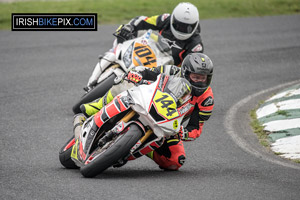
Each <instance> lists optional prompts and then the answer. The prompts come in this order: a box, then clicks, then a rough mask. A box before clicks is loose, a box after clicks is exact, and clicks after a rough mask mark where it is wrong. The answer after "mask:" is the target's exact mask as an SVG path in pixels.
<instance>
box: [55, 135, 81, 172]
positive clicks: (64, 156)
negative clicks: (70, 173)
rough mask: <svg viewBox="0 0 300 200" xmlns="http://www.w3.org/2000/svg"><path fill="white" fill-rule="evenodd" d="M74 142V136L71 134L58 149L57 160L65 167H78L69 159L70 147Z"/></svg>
mask: <svg viewBox="0 0 300 200" xmlns="http://www.w3.org/2000/svg"><path fill="white" fill-rule="evenodd" d="M74 144H75V138H74V136H72V137H71V138H70V139H69V140H68V142H66V144H65V145H64V146H63V147H62V148H61V149H60V151H59V161H60V163H61V164H62V165H63V166H64V167H65V168H67V169H78V168H79V167H78V166H77V165H76V164H75V163H74V161H73V160H72V159H71V153H72V147H73V145H74Z"/></svg>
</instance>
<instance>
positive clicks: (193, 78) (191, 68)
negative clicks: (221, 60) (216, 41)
mask: <svg viewBox="0 0 300 200" xmlns="http://www.w3.org/2000/svg"><path fill="white" fill-rule="evenodd" d="M212 75H213V63H212V61H211V60H210V58H209V57H208V56H207V55H205V54H203V53H190V54H188V55H187V56H186V57H185V58H184V60H183V61H182V64H181V76H182V77H184V78H186V79H187V80H188V81H189V82H190V83H191V85H192V88H193V89H192V94H193V95H194V96H200V95H201V94H203V92H204V91H205V90H206V89H207V88H208V87H209V85H210V83H211V79H212Z"/></svg>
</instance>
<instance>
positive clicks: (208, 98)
mask: <svg viewBox="0 0 300 200" xmlns="http://www.w3.org/2000/svg"><path fill="white" fill-rule="evenodd" d="M137 69H139V71H132V72H130V73H129V74H128V79H129V80H131V81H133V82H135V83H138V82H140V81H141V80H142V79H145V80H153V81H154V80H156V78H157V75H159V74H160V73H164V74H167V75H172V76H179V77H183V78H185V79H186V80H188V81H189V83H190V84H191V85H192V98H191V99H190V100H189V103H190V104H192V105H193V106H192V107H191V108H190V110H189V112H188V113H187V115H186V117H185V122H184V123H183V125H182V126H181V129H180V131H179V133H178V135H179V137H177V138H176V137H172V138H169V139H167V140H166V141H165V142H164V143H163V145H162V146H161V147H159V148H158V149H156V150H154V151H151V152H149V153H148V154H147V155H148V157H150V158H152V159H153V160H154V161H155V162H156V163H157V164H158V165H159V166H160V168H162V169H166V170H178V169H179V168H180V167H181V166H182V165H183V163H184V161H185V151H184V146H183V143H182V141H193V140H195V139H196V138H198V137H199V136H200V135H201V133H202V128H203V125H204V122H205V121H207V120H208V119H209V118H210V116H211V113H212V110H213V106H214V97H213V92H212V89H211V87H210V84H211V80H212V75H213V63H212V61H211V59H210V58H209V57H208V56H207V55H205V54H202V53H190V54H189V55H188V56H186V58H185V59H184V60H183V62H182V66H181V68H179V67H177V66H174V65H165V66H159V67H157V68H152V69H149V68H144V67H143V68H142V67H140V68H137ZM133 85H134V84H133V83H127V82H126V81H124V83H122V84H119V85H115V86H113V88H112V89H111V90H110V91H109V92H108V93H107V94H106V95H105V96H104V97H102V98H101V99H100V100H99V101H96V102H92V103H89V104H83V105H82V106H81V109H82V111H83V113H84V115H85V116H91V115H93V114H95V113H97V112H98V111H99V110H100V109H101V108H102V107H103V106H104V105H106V104H108V103H109V102H110V101H111V100H112V99H113V98H114V96H116V95H117V94H119V93H121V92H122V91H125V90H126V89H129V88H130V87H132V86H133ZM116 92H118V93H117V94H114V93H116ZM78 116H80V115H78ZM75 120H76V117H75ZM77 121H78V120H77Z"/></svg>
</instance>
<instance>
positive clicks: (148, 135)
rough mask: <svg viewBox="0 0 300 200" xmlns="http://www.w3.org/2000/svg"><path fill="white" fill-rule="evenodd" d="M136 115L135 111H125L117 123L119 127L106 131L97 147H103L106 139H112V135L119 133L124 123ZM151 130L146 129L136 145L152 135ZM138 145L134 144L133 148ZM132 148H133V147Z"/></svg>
mask: <svg viewBox="0 0 300 200" xmlns="http://www.w3.org/2000/svg"><path fill="white" fill-rule="evenodd" d="M135 115H136V112H135V111H133V110H131V111H129V113H127V114H126V115H125V116H124V117H123V118H122V119H121V120H120V121H119V122H118V123H117V124H120V126H121V129H118V127H116V130H110V131H108V132H107V133H106V134H105V136H103V137H102V138H101V139H100V140H99V143H98V145H99V147H103V146H104V145H105V144H106V143H107V142H108V141H110V140H112V139H113V137H115V136H116V135H118V134H119V133H121V132H122V131H123V130H124V128H125V127H123V125H124V124H126V123H128V122H129V121H130V120H131V119H132V118H133V117H134V116H135ZM152 133H153V131H152V130H151V129H148V130H147V131H146V133H145V135H144V136H143V137H142V138H141V139H140V140H139V142H138V143H137V144H138V146H140V145H141V144H143V143H144V142H145V141H146V140H147V139H148V138H149V137H150V136H151V135H152ZM138 146H136V147H135V148H138ZM135 148H134V149H135Z"/></svg>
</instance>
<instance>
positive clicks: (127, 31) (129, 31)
mask: <svg viewBox="0 0 300 200" xmlns="http://www.w3.org/2000/svg"><path fill="white" fill-rule="evenodd" d="M114 35H115V36H116V37H117V42H118V43H122V42H124V41H126V40H130V39H133V38H135V37H136V32H135V30H134V27H133V26H132V25H131V24H125V25H122V26H120V27H119V28H118V30H117V31H116V33H115V34H114Z"/></svg>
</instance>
